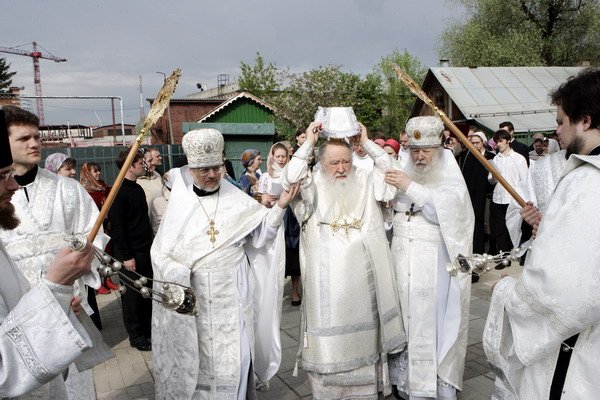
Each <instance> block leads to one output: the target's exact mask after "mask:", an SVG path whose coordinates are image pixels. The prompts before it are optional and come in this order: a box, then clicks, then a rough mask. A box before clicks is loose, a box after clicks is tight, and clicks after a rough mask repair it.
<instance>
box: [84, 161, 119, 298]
mask: <svg viewBox="0 0 600 400" xmlns="http://www.w3.org/2000/svg"><path fill="white" fill-rule="evenodd" d="M101 171H102V168H101V167H100V164H98V163H95V162H89V163H85V164H83V166H82V167H81V172H80V173H79V182H80V183H81V186H83V188H84V189H85V190H86V191H87V192H88V193H89V195H90V196H91V197H92V200H94V203H96V206H97V207H98V210H101V209H102V206H103V205H104V202H105V201H106V198H107V197H108V193H109V192H110V187H109V186H108V185H107V184H106V183H104V181H103V180H102V172H101ZM102 226H103V227H104V232H105V233H106V234H107V235H108V236H110V224H109V223H108V219H107V218H105V219H104V223H103V224H102ZM104 250H105V251H107V252H108V253H109V254H112V245H111V243H110V242H109V243H108V244H107V245H106V248H105V249H104ZM111 289H112V290H118V289H119V285H116V284H115V283H114V282H113V281H112V280H111V279H110V278H105V279H104V281H103V282H102V286H100V287H99V288H98V293H99V294H109V293H110V291H111ZM89 296H90V294H89V291H88V298H89Z"/></svg>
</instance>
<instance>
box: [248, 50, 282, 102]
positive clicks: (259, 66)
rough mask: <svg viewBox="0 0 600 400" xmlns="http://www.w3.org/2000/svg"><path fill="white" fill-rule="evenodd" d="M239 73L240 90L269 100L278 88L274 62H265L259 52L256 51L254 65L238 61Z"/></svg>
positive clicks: (276, 70)
mask: <svg viewBox="0 0 600 400" xmlns="http://www.w3.org/2000/svg"><path fill="white" fill-rule="evenodd" d="M240 69H241V75H240V77H239V79H238V83H239V85H240V88H241V89H242V90H245V91H247V92H250V93H252V94H253V95H255V96H257V97H259V98H261V99H264V100H265V101H269V99H270V98H272V97H273V96H274V93H275V92H276V91H277V90H279V86H280V85H279V81H278V76H279V74H278V69H277V66H276V65H275V64H272V63H268V64H265V60H264V58H263V57H262V56H261V55H260V53H258V52H257V53H256V58H255V59H254V65H250V64H246V63H245V62H243V61H242V62H240Z"/></svg>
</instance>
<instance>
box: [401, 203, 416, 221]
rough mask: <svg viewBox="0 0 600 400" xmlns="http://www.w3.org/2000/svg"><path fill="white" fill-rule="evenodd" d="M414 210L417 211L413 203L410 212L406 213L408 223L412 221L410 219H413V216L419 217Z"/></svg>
mask: <svg viewBox="0 0 600 400" xmlns="http://www.w3.org/2000/svg"><path fill="white" fill-rule="evenodd" d="M414 210H415V203H412V204H411V205H410V210H408V211H406V212H405V213H404V214H405V215H407V216H408V219H407V221H410V217H412V216H413V215H417V213H416V212H415V211H414Z"/></svg>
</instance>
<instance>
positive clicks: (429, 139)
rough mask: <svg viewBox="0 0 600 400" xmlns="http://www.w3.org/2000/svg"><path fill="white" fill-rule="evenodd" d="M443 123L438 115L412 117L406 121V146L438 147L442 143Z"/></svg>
mask: <svg viewBox="0 0 600 400" xmlns="http://www.w3.org/2000/svg"><path fill="white" fill-rule="evenodd" d="M443 131H444V123H443V122H442V120H441V119H439V118H438V117H414V118H411V119H409V120H408V122H407V123H406V133H407V134H408V146H409V147H411V148H419V147H438V146H441V145H442V132H443Z"/></svg>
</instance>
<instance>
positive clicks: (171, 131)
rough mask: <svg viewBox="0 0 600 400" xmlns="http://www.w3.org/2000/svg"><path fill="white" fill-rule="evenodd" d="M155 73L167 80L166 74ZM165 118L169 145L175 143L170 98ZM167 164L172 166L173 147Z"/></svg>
mask: <svg viewBox="0 0 600 400" xmlns="http://www.w3.org/2000/svg"><path fill="white" fill-rule="evenodd" d="M156 73H157V74H161V75H162V76H163V82H166V80H167V74H165V73H164V72H160V71H156ZM167 119H168V121H169V139H170V141H171V146H172V145H174V144H175V139H174V138H173V124H172V122H171V100H169V104H168V105H167ZM169 164H170V165H169V166H170V167H171V168H173V149H172V148H170V149H169Z"/></svg>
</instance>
